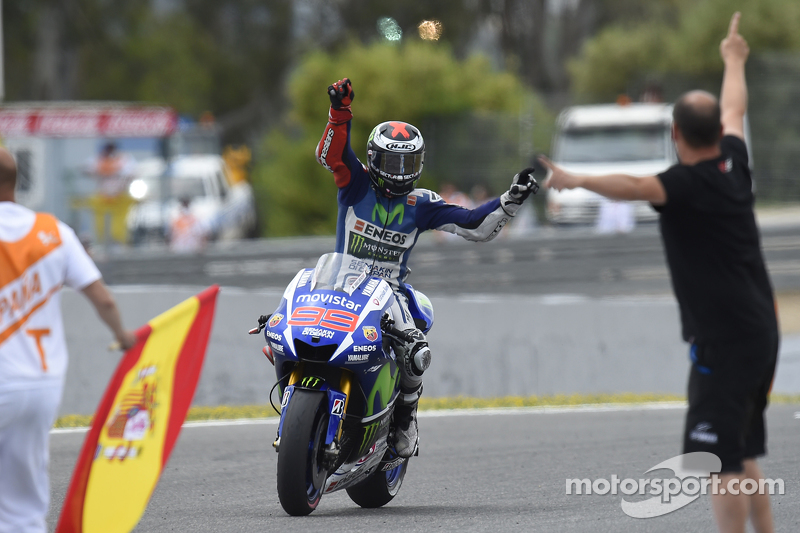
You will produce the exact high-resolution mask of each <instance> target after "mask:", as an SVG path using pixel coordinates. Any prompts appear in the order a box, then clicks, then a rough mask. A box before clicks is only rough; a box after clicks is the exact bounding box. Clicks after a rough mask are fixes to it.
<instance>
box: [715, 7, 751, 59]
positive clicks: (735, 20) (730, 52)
mask: <svg viewBox="0 0 800 533" xmlns="http://www.w3.org/2000/svg"><path fill="white" fill-rule="evenodd" d="M741 18H742V14H741V13H739V12H738V11H737V12H736V13H734V14H733V17H732V18H731V24H730V26H729V27H728V35H727V36H726V37H725V38H724V39H723V40H722V42H721V43H720V45H719V53H720V55H721V56H722V60H723V61H724V62H725V63H728V62H729V61H741V62H742V63H744V62H745V61H747V56H748V55H749V54H750V47H749V46H747V41H745V40H744V37H742V36H741V35H739V20H740V19H741Z"/></svg>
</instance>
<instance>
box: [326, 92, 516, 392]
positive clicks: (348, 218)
mask: <svg viewBox="0 0 800 533" xmlns="http://www.w3.org/2000/svg"><path fill="white" fill-rule="evenodd" d="M352 117H353V114H352V112H351V110H350V109H349V106H348V107H347V108H343V109H334V108H333V107H331V108H330V112H329V120H328V125H327V127H326V128H325V131H324V133H323V135H322V139H321V140H320V142H319V144H318V145H317V150H316V156H317V161H319V163H320V164H321V165H322V166H324V167H325V168H326V169H328V170H329V171H330V172H332V173H333V175H334V180H335V182H336V186H337V187H338V188H339V193H338V202H339V212H338V218H337V223H336V252H339V253H342V254H345V261H344V263H343V266H349V269H350V270H352V271H353V273H354V274H355V275H358V274H359V273H361V272H363V271H364V270H365V268H367V267H369V268H370V275H372V276H376V277H380V278H383V279H385V280H386V281H387V282H388V283H389V284H390V285H391V286H392V288H393V290H394V294H395V303H394V304H393V305H392V309H391V310H392V319H393V320H394V321H395V323H396V325H397V327H398V329H400V330H414V334H416V335H417V337H418V338H421V339H422V341H424V335H422V332H419V331H418V330H417V329H416V325H415V324H414V320H413V318H412V317H411V314H410V313H409V311H408V297H407V295H406V288H405V285H404V283H403V282H404V281H405V279H406V277H407V275H408V272H409V270H408V266H407V265H408V259H409V256H410V255H411V250H412V249H413V248H414V245H415V244H416V242H417V239H418V238H419V236H420V234H421V233H422V232H424V231H426V230H431V229H436V230H441V231H446V232H449V233H454V234H456V235H460V236H461V237H464V238H465V239H467V240H471V241H478V242H486V241H490V240H492V239H493V238H494V237H495V236H497V234H498V233H499V232H500V230H501V229H502V228H503V226H505V225H506V223H507V222H508V220H509V218H510V217H513V216H514V214H515V213H516V211H517V209H518V208H519V204H518V203H515V202H514V201H512V200H511V198H510V197H509V196H508V194H509V193H505V194H504V195H503V196H502V197H501V198H498V199H494V200H490V201H488V202H486V203H484V204H483V205H481V206H479V207H477V208H475V209H466V208H464V207H461V206H458V205H453V204H448V203H446V202H445V201H444V200H443V199H442V198H441V196H439V195H438V194H436V193H435V192H433V191H429V190H427V189H414V190H413V191H412V192H411V193H409V194H408V195H407V196H402V197H395V198H388V197H385V196H383V195H382V194H380V193H379V192H378V191H376V190H375V189H374V188H373V187H372V182H371V180H370V177H369V173H368V170H367V167H366V166H365V165H364V164H363V163H361V161H359V159H358V158H357V157H356V155H355V153H354V152H353V149H352V147H351V146H350V124H351V123H350V121H351V119H352ZM425 346H426V347H427V343H425ZM400 351H401V354H400V355H403V356H404V357H406V355H405V354H403V353H402V352H403V349H402V347H401V349H400ZM407 351H410V348H409V350H407ZM405 362H407V359H406V361H404V363H405ZM399 363H400V362H399ZM399 367H400V371H401V379H400V383H401V397H400V398H399V399H398V400H399V403H400V404H401V405H413V406H416V403H417V400H418V399H419V396H420V394H421V392H422V391H421V389H422V387H421V385H422V378H421V375H416V374H414V373H413V372H410V371H409V368H407V367H408V365H407V364H399ZM420 374H421V373H420Z"/></svg>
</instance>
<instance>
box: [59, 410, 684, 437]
mask: <svg viewBox="0 0 800 533" xmlns="http://www.w3.org/2000/svg"><path fill="white" fill-rule="evenodd" d="M686 405H687V404H686V402H650V403H608V404H600V405H598V404H594V405H593V404H584V405H563V406H541V407H497V408H488V409H441V410H438V411H420V412H419V417H420V418H439V417H444V416H480V415H526V414H559V413H612V412H620V411H654V410H664V409H685V408H686ZM277 423H278V417H276V416H275V417H270V418H240V419H236V420H198V421H194V422H184V424H183V427H184V428H186V429H188V428H203V427H224V426H256V425H275V424H277ZM87 431H89V428H85V427H82V428H53V429H51V430H50V434H51V435H63V434H68V433H86V432H87Z"/></svg>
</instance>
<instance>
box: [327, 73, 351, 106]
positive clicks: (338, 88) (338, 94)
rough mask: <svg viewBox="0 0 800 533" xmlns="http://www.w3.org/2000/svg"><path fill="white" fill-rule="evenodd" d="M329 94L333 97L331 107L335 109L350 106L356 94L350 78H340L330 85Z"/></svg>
mask: <svg viewBox="0 0 800 533" xmlns="http://www.w3.org/2000/svg"><path fill="white" fill-rule="evenodd" d="M328 96H330V97H331V107H332V108H334V109H342V108H347V109H349V108H350V103H351V102H352V101H353V98H355V97H356V94H355V93H354V92H353V84H352V83H350V79H349V78H344V79H343V80H339V81H337V82H336V83H334V84H333V85H328Z"/></svg>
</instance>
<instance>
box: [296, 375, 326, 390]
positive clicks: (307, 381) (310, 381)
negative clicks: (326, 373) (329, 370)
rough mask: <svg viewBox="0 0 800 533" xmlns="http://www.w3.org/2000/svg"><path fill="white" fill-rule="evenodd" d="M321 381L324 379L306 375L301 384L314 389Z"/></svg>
mask: <svg viewBox="0 0 800 533" xmlns="http://www.w3.org/2000/svg"><path fill="white" fill-rule="evenodd" d="M321 382H322V380H321V379H319V378H315V377H313V376H308V377H304V378H303V380H302V381H301V382H300V385H302V386H303V387H309V388H311V389H313V388H314V387H316V386H317V385H319V384H320V383H321Z"/></svg>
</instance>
